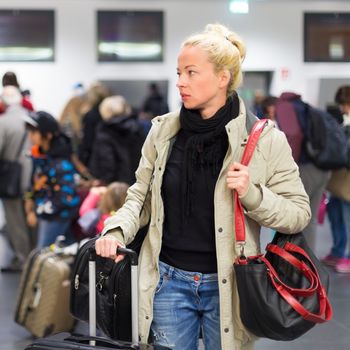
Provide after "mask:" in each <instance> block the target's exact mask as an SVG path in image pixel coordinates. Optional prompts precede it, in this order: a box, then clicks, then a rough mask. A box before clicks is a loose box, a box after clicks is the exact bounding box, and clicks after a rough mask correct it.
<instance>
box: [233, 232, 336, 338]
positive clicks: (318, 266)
mask: <svg viewBox="0 0 350 350" xmlns="http://www.w3.org/2000/svg"><path fill="white" fill-rule="evenodd" d="M276 247H279V248H280V249H278V248H276ZM266 250H267V253H266V254H265V256H263V255H261V256H256V257H247V258H244V259H243V261H245V264H242V263H235V264H234V269H235V273H236V279H237V288H238V293H239V296H240V315H241V320H242V322H243V324H244V326H245V327H246V328H247V329H248V330H249V331H250V332H252V333H253V334H255V335H256V336H258V337H264V338H270V339H274V340H293V339H296V338H298V337H300V336H301V335H303V334H304V333H306V332H307V331H309V330H310V329H311V328H312V327H314V326H315V324H317V323H323V322H326V321H328V320H330V319H331V317H332V309H331V306H330V304H329V301H328V298H327V291H328V287H329V275H328V272H327V270H326V269H325V267H324V266H323V265H322V263H320V262H319V260H318V259H317V258H316V256H315V255H314V253H313V252H312V250H311V249H310V248H309V246H308V245H307V242H306V240H305V237H304V236H303V234H302V233H298V234H293V235H287V234H282V233H276V235H275V237H274V239H273V241H272V242H271V243H270V244H268V245H267V248H266ZM286 253H288V254H286ZM289 254H290V255H291V256H292V257H291V256H290V255H289ZM293 257H294V259H293Z"/></svg>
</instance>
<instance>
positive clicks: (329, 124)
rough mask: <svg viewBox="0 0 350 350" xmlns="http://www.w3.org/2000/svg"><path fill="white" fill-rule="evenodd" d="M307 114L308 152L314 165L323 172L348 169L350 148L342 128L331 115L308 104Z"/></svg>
mask: <svg viewBox="0 0 350 350" xmlns="http://www.w3.org/2000/svg"><path fill="white" fill-rule="evenodd" d="M305 112H306V117H307V128H306V135H305V139H306V152H307V155H308V156H309V158H310V160H311V161H312V163H314V165H315V166H317V167H318V168H320V169H323V170H333V169H339V168H343V167H346V166H347V164H348V155H347V153H348V146H347V138H346V134H345V131H344V129H343V128H342V126H341V125H340V124H339V123H338V122H337V121H336V120H335V119H334V118H333V117H332V116H331V115H330V114H329V113H327V112H325V111H322V110H320V109H318V108H314V107H312V106H310V105H308V104H306V103H305Z"/></svg>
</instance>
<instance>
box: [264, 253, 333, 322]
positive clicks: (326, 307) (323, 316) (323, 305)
mask: <svg viewBox="0 0 350 350" xmlns="http://www.w3.org/2000/svg"><path fill="white" fill-rule="evenodd" d="M260 259H261V260H262V261H263V262H264V264H265V265H266V267H267V271H268V275H269V277H270V280H271V283H272V284H273V286H274V287H275V289H276V291H277V292H278V293H279V294H280V295H281V296H282V298H283V299H284V300H285V301H286V302H287V303H288V304H289V305H290V306H291V307H292V308H293V309H294V310H295V311H296V312H297V313H298V314H299V315H301V316H302V317H303V318H304V319H305V320H307V321H311V322H313V323H324V322H326V321H329V320H330V319H331V318H332V314H333V311H332V307H331V305H330V303H329V300H328V298H327V293H326V291H325V289H324V287H323V286H322V285H321V283H318V287H317V290H316V292H314V293H313V294H314V295H317V297H318V300H319V311H318V313H317V314H316V313H312V312H310V311H309V310H307V309H306V308H305V307H304V306H303V305H302V304H301V303H300V302H299V301H298V300H297V299H296V298H295V297H294V295H293V292H292V291H290V290H288V289H287V288H285V286H284V285H283V284H280V283H279V281H280V280H279V278H276V276H277V277H278V275H277V272H276V270H275V269H274V268H273V266H272V265H271V263H270V261H269V260H267V259H266V258H265V257H260ZM295 294H296V295H300V296H302V294H301V293H295ZM306 296H308V295H306Z"/></svg>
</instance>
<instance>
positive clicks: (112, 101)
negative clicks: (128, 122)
mask: <svg viewBox="0 0 350 350" xmlns="http://www.w3.org/2000/svg"><path fill="white" fill-rule="evenodd" d="M99 111H100V114H101V117H102V119H103V120H109V119H111V118H112V117H113V116H116V115H129V114H130V113H131V107H130V106H129V104H128V103H127V102H126V99H125V98H124V97H123V96H119V95H116V96H111V97H107V98H105V99H104V100H103V101H102V102H101V104H100V107H99Z"/></svg>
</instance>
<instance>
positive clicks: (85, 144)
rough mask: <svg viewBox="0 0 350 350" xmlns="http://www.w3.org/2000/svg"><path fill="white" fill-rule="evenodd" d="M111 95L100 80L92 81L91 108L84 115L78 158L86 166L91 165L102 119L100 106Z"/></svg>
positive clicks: (88, 99)
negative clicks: (97, 132) (97, 131)
mask: <svg viewBox="0 0 350 350" xmlns="http://www.w3.org/2000/svg"><path fill="white" fill-rule="evenodd" d="M109 95H110V93H109V91H108V89H107V88H106V86H104V85H103V84H102V83H100V82H94V83H92V84H91V85H90V87H89V89H88V91H87V104H88V106H89V109H88V111H87V112H86V113H85V114H84V115H83V117H82V139H81V144H80V146H79V150H78V158H79V160H80V161H81V162H82V163H83V164H84V165H85V166H86V167H88V166H89V162H90V158H91V154H92V147H93V145H94V142H95V136H96V130H97V126H98V124H99V123H100V122H101V121H102V118H101V115H100V110H99V107H100V104H101V102H102V101H103V100H104V99H105V98H106V97H107V96H109Z"/></svg>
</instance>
